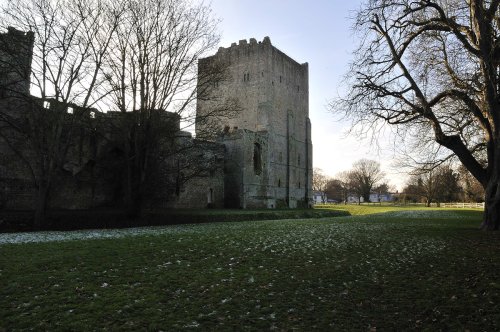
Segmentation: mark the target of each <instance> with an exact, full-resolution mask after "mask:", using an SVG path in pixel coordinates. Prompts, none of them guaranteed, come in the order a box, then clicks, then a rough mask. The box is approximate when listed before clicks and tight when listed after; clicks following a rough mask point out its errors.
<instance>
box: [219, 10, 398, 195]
mask: <svg viewBox="0 0 500 332" xmlns="http://www.w3.org/2000/svg"><path fill="white" fill-rule="evenodd" d="M361 3H362V0H349V1H344V0H314V1H311V0H212V8H213V11H214V13H215V15H216V16H218V17H220V18H221V19H222V22H221V23H220V30H221V33H222V40H221V45H220V46H223V47H229V46H230V45H231V43H233V42H238V41H239V40H240V39H249V38H255V39H257V41H261V40H262V39H263V38H264V37H265V36H269V37H270V38H271V43H272V44H273V45H274V46H275V47H277V48H278V49H280V50H281V51H283V52H285V53H286V54H287V55H289V56H290V57H292V58H293V59H295V60H296V61H297V62H299V63H303V62H308V63H309V116H310V118H311V123H312V141H313V148H314V155H313V163H314V167H319V168H321V169H323V170H324V172H325V173H326V174H328V175H330V176H334V175H335V174H336V173H338V172H340V171H343V170H348V169H349V168H351V165H352V163H353V162H355V161H356V160H359V159H361V158H369V159H373V160H377V161H378V162H380V163H381V165H382V168H383V169H384V171H385V172H386V173H387V179H388V180H389V182H390V183H391V184H392V185H394V186H396V187H397V188H398V189H400V187H401V185H402V183H401V182H402V181H403V179H402V177H401V175H400V174H398V173H397V171H396V170H394V169H393V168H391V163H392V158H393V157H394V156H393V153H392V149H391V148H390V144H385V146H384V144H382V150H381V151H380V150H379V149H377V148H375V147H373V146H372V144H370V142H369V141H362V140H361V141H360V140H359V139H356V138H355V137H348V138H344V137H345V132H346V130H347V129H348V128H349V126H348V125H349V124H348V123H347V122H338V121H336V118H335V117H334V116H333V115H332V114H331V113H329V112H328V110H327V107H326V105H327V103H328V101H329V100H331V99H332V98H333V97H335V96H337V95H338V93H342V78H343V76H344V74H345V73H346V71H347V68H348V65H349V62H350V60H351V53H352V50H353V49H354V48H355V46H356V44H357V41H356V36H355V35H354V33H353V32H352V30H351V27H352V17H353V16H354V15H355V12H356V10H357V9H359V7H360V6H361Z"/></svg>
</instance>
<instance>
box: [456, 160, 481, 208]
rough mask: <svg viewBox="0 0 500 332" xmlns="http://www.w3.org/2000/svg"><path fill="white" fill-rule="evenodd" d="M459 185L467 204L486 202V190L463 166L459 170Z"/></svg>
mask: <svg viewBox="0 0 500 332" xmlns="http://www.w3.org/2000/svg"><path fill="white" fill-rule="evenodd" d="M458 174H459V183H460V186H461V188H462V191H463V195H464V197H463V199H464V200H465V201H467V202H474V203H477V202H482V201H483V200H484V188H483V186H481V183H479V182H478V181H477V179H476V178H474V177H473V176H472V175H471V174H470V172H469V171H468V170H467V169H466V168H465V167H463V166H460V167H459V168H458Z"/></svg>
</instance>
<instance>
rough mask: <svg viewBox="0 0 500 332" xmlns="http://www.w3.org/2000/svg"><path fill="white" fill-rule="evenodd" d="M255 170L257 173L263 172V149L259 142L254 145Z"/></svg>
mask: <svg viewBox="0 0 500 332" xmlns="http://www.w3.org/2000/svg"><path fill="white" fill-rule="evenodd" d="M253 170H254V172H255V174H256V175H260V173H262V151H261V147H260V144H259V143H254V145H253Z"/></svg>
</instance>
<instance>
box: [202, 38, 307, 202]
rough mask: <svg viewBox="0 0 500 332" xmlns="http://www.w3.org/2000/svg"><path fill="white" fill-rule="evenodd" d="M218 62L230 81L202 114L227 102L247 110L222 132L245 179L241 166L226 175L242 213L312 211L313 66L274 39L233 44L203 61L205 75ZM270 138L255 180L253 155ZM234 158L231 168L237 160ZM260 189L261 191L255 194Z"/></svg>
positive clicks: (216, 89)
mask: <svg viewBox="0 0 500 332" xmlns="http://www.w3.org/2000/svg"><path fill="white" fill-rule="evenodd" d="M214 61H217V62H222V63H224V64H225V65H226V67H227V68H228V78H227V79H226V80H223V81H220V82H214V84H213V85H212V88H211V90H210V95H211V96H212V97H213V98H203V99H200V100H198V104H197V112H198V114H201V115H203V114H207V113H209V112H211V110H213V109H214V108H215V107H216V104H215V103H216V102H220V100H224V98H226V99H228V98H236V99H238V100H239V103H240V105H241V106H242V107H243V111H242V112H241V113H240V114H239V116H237V117H235V118H220V119H219V123H220V132H222V133H225V136H224V140H225V141H224V143H225V144H226V147H227V149H228V151H234V153H236V158H237V159H238V158H239V159H238V160H239V162H241V165H240V167H242V170H240V171H239V173H238V172H236V173H238V174H240V175H235V174H236V173H235V174H233V173H234V172H235V171H236V166H234V167H230V169H231V170H232V171H231V172H229V173H226V176H227V177H228V179H226V181H225V182H226V192H227V190H231V191H235V190H236V189H235V188H239V195H238V196H239V197H240V199H239V205H240V207H247V206H248V207H250V205H252V206H253V205H261V206H264V207H268V208H271V207H281V206H289V207H297V206H300V205H309V202H310V200H311V199H312V191H311V182H312V152H311V151H312V144H311V131H310V128H311V127H310V122H309V118H308V117H309V101H308V98H309V97H308V96H309V87H308V65H307V63H305V64H299V63H297V62H295V61H294V60H293V59H291V58H290V57H288V56H287V55H286V54H284V53H283V52H281V51H280V50H278V49H277V48H275V47H274V46H272V44H271V41H270V39H269V38H268V37H265V38H264V40H263V41H262V42H257V41H256V40H255V39H250V42H247V41H246V40H242V41H240V42H239V44H238V45H237V44H236V43H233V45H231V47H229V48H220V49H219V51H218V52H217V54H215V55H214V56H212V57H209V58H206V59H201V60H200V62H199V71H200V72H201V73H203V71H204V70H205V67H207V68H208V67H209V66H210V64H211V63H212V62H214ZM240 129H244V130H247V131H252V132H254V133H261V135H257V136H255V140H254V141H252V139H251V138H250V136H249V134H248V132H246V134H244V135H243V136H244V138H243V137H242V138H238V139H236V138H235V136H234V135H233V136H232V137H230V136H231V135H228V133H230V132H232V133H236V132H237V131H238V130H240ZM197 131H200V132H201V131H203V128H197ZM264 133H265V134H264ZM264 136H265V137H266V139H265V141H266V143H265V144H264V145H265V149H264V148H263V149H262V150H261V152H262V159H263V160H264V159H265V166H264V168H265V169H264V170H263V172H262V174H259V175H257V177H255V175H254V174H252V173H251V172H247V171H246V169H248V168H251V167H252V163H253V159H251V158H250V157H249V156H250V155H252V156H253V153H250V151H253V149H254V147H255V143H257V144H260V143H259V139H260V137H264ZM237 145H242V146H237ZM237 151H238V152H237ZM243 152H246V153H243ZM230 154H231V153H230ZM230 154H229V155H228V156H227V158H228V163H231V162H232V159H233V157H231V155H230ZM252 158H253V157H252ZM233 171H234V172H233ZM231 183H232V184H231ZM257 187H259V188H260V189H258V190H257V189H255V190H254V189H250V188H257ZM228 188H233V189H228ZM231 197H234V195H231ZM249 202H253V203H249ZM257 202H259V203H258V204H257ZM254 203H255V204H254ZM229 205H231V206H234V205H237V204H236V203H235V202H233V203H231V204H229Z"/></svg>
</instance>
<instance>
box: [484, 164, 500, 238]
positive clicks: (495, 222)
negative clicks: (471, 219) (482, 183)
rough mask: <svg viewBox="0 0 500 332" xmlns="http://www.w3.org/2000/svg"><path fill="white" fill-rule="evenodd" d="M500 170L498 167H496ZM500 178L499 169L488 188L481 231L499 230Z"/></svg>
mask: <svg viewBox="0 0 500 332" xmlns="http://www.w3.org/2000/svg"><path fill="white" fill-rule="evenodd" d="M496 168H498V166H497V167H496ZM499 189H500V176H499V174H498V169H496V170H495V173H494V174H493V176H492V177H491V178H490V181H489V182H488V184H487V186H486V190H485V191H486V193H485V199H484V213H483V223H482V224H481V229H484V230H498V229H499V226H500V220H499V217H500V190H499Z"/></svg>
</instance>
